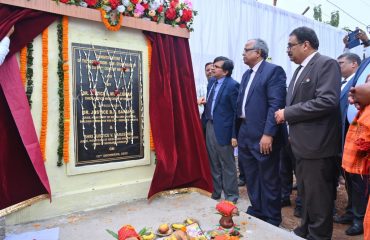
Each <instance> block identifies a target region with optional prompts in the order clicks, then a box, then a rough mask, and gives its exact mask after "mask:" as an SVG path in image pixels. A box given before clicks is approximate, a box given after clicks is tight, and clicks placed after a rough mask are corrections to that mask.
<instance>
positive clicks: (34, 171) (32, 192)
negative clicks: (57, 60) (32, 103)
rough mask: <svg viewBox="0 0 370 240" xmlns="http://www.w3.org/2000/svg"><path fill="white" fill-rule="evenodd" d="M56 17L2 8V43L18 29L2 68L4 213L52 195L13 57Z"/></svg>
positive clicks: (0, 191) (0, 197) (0, 188)
mask: <svg viewBox="0 0 370 240" xmlns="http://www.w3.org/2000/svg"><path fill="white" fill-rule="evenodd" d="M56 18H57V16H56V15H53V14H48V13H43V12H39V11H34V10H30V9H22V8H18V7H13V6H8V5H4V4H0V39H2V38H3V37H4V36H5V35H6V33H7V32H8V31H9V29H10V28H11V26H13V25H15V32H14V34H13V35H12V36H11V38H10V42H11V43H10V53H9V54H8V56H7V59H6V61H5V62H4V63H3V64H2V65H1V66H0V213H1V210H2V209H5V208H7V207H9V206H12V205H15V204H17V203H20V202H23V201H25V200H28V199H30V198H33V197H36V196H39V195H41V194H45V193H46V194H49V195H50V194H51V191H50V186H49V181H48V177H47V174H46V170H45V166H44V163H43V160H42V156H41V151H40V146H39V143H38V138H37V135H36V131H35V128H34V124H33V120H32V116H31V112H30V108H29V106H28V101H27V97H26V94H25V89H24V87H23V85H22V82H21V78H20V73H19V66H18V62H17V60H16V58H15V56H13V54H14V53H16V52H17V51H19V50H20V49H21V48H22V47H24V46H25V45H26V44H27V43H28V42H30V41H31V40H32V39H33V38H35V37H36V36H37V35H39V34H40V33H41V32H42V31H43V30H44V29H45V28H46V27H47V26H49V25H50V24H51V23H52V22H53V21H54V20H55V19H56Z"/></svg>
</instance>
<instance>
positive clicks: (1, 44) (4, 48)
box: [0, 26, 14, 65]
mask: <svg viewBox="0 0 370 240" xmlns="http://www.w3.org/2000/svg"><path fill="white" fill-rule="evenodd" d="M13 32H14V26H12V28H11V29H10V30H9V32H8V33H7V34H6V36H5V37H4V38H3V39H2V40H1V41H0V65H2V64H3V62H4V60H5V57H6V55H7V54H8V53H9V45H10V39H9V38H10V35H12V34H13Z"/></svg>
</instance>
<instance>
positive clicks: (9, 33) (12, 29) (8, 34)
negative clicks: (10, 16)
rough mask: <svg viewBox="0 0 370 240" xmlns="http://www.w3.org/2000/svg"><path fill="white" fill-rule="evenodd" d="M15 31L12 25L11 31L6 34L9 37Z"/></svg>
mask: <svg viewBox="0 0 370 240" xmlns="http://www.w3.org/2000/svg"><path fill="white" fill-rule="evenodd" d="M13 32H14V25H13V26H12V28H11V29H10V30H9V32H8V33H7V34H6V36H7V37H10V35H12V34H13Z"/></svg>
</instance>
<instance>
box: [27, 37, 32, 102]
mask: <svg viewBox="0 0 370 240" xmlns="http://www.w3.org/2000/svg"><path fill="white" fill-rule="evenodd" d="M32 79H33V41H31V42H29V43H28V44H27V72H26V82H27V84H26V96H27V99H28V104H29V105H30V108H31V107H32V100H31V98H32V93H33V80H32Z"/></svg>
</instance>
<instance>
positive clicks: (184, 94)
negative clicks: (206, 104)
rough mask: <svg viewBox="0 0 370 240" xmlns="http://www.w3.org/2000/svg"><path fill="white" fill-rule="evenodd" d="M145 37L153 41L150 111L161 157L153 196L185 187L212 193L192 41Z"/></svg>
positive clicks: (155, 141)
mask: <svg viewBox="0 0 370 240" xmlns="http://www.w3.org/2000/svg"><path fill="white" fill-rule="evenodd" d="M145 34H146V36H147V37H148V38H149V39H150V40H151V42H152V61H151V69H150V88H149V92H150V93H149V99H150V100H149V101H150V103H149V112H150V124H151V129H152V135H153V141H154V146H155V152H156V158H157V165H156V169H155V172H154V176H153V180H152V183H151V186H150V190H149V193H148V197H149V198H150V197H151V196H153V195H154V194H156V193H158V192H161V191H164V190H170V189H175V188H184V187H196V188H200V189H203V190H206V191H208V192H212V189H213V186H212V177H211V171H210V167H209V162H208V155H207V152H206V147H205V142H204V137H203V133H202V128H201V123H200V118H199V112H198V107H197V103H196V93H195V83H194V73H193V66H192V63H191V55H190V49H189V42H188V39H185V38H179V37H173V36H169V35H164V34H159V33H149V32H145Z"/></svg>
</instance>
